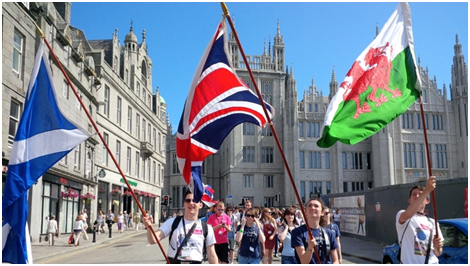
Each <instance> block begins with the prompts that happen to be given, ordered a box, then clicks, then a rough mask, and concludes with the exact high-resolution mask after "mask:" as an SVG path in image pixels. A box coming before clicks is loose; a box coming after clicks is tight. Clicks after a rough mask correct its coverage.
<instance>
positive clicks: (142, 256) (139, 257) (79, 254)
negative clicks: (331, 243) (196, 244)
mask: <svg viewBox="0 0 470 266" xmlns="http://www.w3.org/2000/svg"><path fill="white" fill-rule="evenodd" d="M161 244H162V246H163V248H164V250H165V252H166V250H167V248H168V240H167V239H164V240H163V241H162V242H161ZM53 248H56V247H52V248H51V249H53ZM33 249H34V247H33ZM33 252H34V251H33ZM34 263H35V264H97V263H100V264H165V263H166V261H165V259H164V257H163V254H162V253H161V251H160V248H159V247H158V245H153V246H148V243H147V238H146V234H138V235H134V234H132V235H130V234H129V236H122V237H120V238H118V239H110V240H107V241H105V242H103V243H101V244H97V245H94V246H90V247H87V248H83V249H75V247H73V246H70V251H69V252H66V253H62V254H59V255H56V256H54V257H46V258H43V259H38V260H35V261H34ZM206 263H207V262H206ZM235 263H237V262H235ZM280 263H281V258H274V260H273V264H280ZM343 263H344V264H372V262H370V261H366V260H361V259H358V258H353V257H347V256H344V258H343Z"/></svg>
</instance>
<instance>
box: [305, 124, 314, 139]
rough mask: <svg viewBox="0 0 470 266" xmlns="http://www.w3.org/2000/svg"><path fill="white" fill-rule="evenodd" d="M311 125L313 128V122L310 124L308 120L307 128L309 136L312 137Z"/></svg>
mask: <svg viewBox="0 0 470 266" xmlns="http://www.w3.org/2000/svg"><path fill="white" fill-rule="evenodd" d="M310 125H312V128H313V124H310V123H309V122H307V124H306V129H307V138H310V137H312V134H311V133H310V130H311V127H310Z"/></svg>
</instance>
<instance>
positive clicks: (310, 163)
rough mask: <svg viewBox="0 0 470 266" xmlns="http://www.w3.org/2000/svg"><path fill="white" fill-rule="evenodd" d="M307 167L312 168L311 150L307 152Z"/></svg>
mask: <svg viewBox="0 0 470 266" xmlns="http://www.w3.org/2000/svg"><path fill="white" fill-rule="evenodd" d="M308 168H310V169H311V168H313V152H311V151H309V152H308Z"/></svg>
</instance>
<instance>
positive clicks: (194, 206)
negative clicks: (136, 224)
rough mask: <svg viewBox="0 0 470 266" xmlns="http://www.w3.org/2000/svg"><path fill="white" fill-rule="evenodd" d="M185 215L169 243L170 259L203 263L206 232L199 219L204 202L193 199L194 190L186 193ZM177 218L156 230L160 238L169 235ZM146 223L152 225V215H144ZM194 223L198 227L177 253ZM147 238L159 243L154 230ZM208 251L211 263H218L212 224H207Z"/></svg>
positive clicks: (148, 233)
mask: <svg viewBox="0 0 470 266" xmlns="http://www.w3.org/2000/svg"><path fill="white" fill-rule="evenodd" d="M184 198H185V200H184V215H183V218H182V219H181V221H180V222H179V224H178V227H177V228H176V229H175V231H174V232H173V235H172V237H171V241H170V243H169V247H168V252H167V255H168V257H169V258H170V260H173V259H177V260H179V261H180V263H181V262H183V263H201V262H202V260H203V259H204V257H203V256H204V255H203V248H204V234H203V225H202V222H201V220H199V219H198V214H199V210H200V209H201V208H202V202H198V203H195V202H194V201H193V199H194V195H193V194H192V192H191V191H190V190H189V189H187V190H186V192H185V195H184ZM175 219H176V218H170V219H168V220H167V221H165V223H163V225H162V226H161V227H160V228H158V230H157V231H156V232H155V233H156V235H157V237H158V240H159V241H160V240H162V239H163V238H165V237H168V236H169V234H170V232H171V225H172V224H173V221H174V220H175ZM144 223H145V225H146V226H147V227H150V226H152V224H153V219H152V217H144ZM194 223H197V224H196V227H195V229H194V231H193V234H192V235H191V237H190V238H189V239H188V241H187V242H186V245H184V246H183V247H182V248H181V251H180V253H179V254H176V251H177V250H178V248H179V245H180V244H181V242H183V240H184V238H185V236H186V234H187V233H188V232H189V230H190V229H191V227H192V226H193V224H194ZM147 240H148V242H149V243H150V244H155V243H157V240H156V239H155V238H154V236H153V234H152V231H151V230H147ZM205 243H206V252H207V258H208V260H209V263H210V264H217V263H218V262H219V259H218V258H217V254H216V253H215V248H214V244H215V243H216V240H215V236H214V230H213V229H212V227H211V226H207V237H206V241H205Z"/></svg>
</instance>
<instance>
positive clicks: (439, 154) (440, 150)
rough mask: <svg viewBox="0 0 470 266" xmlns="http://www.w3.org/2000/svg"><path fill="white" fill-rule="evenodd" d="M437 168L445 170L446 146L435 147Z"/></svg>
mask: <svg viewBox="0 0 470 266" xmlns="http://www.w3.org/2000/svg"><path fill="white" fill-rule="evenodd" d="M436 162H437V165H436V167H437V168H447V146H446V145H436Z"/></svg>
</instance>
